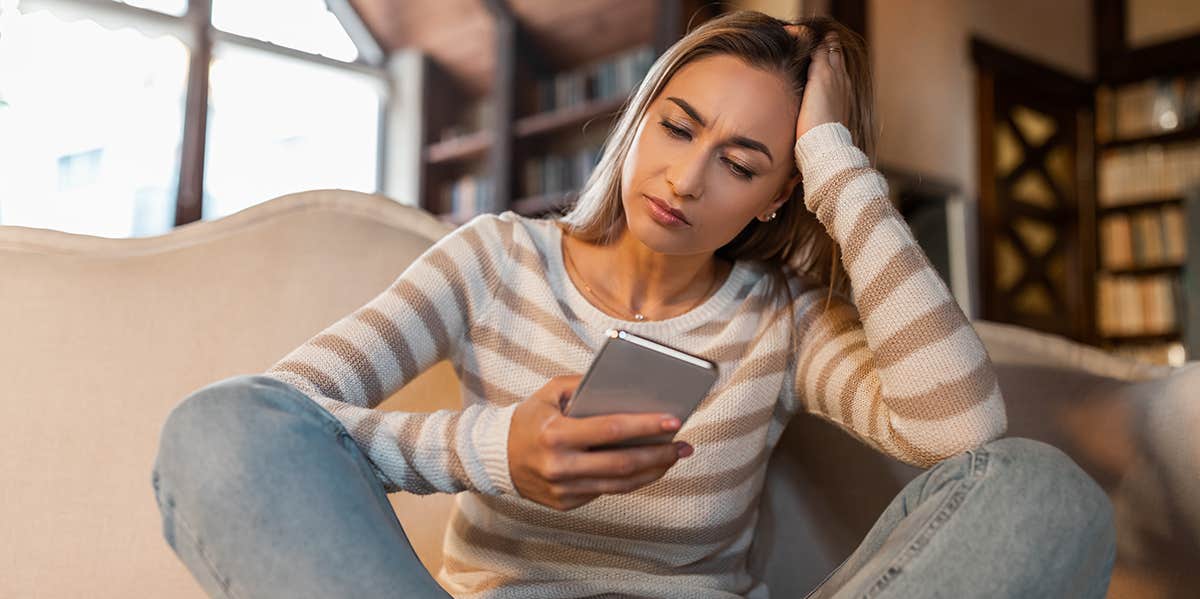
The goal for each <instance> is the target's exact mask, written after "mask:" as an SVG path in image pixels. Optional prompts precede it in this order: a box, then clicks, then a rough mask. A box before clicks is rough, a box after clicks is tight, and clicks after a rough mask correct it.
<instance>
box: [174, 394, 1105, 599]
mask: <svg viewBox="0 0 1200 599" xmlns="http://www.w3.org/2000/svg"><path fill="white" fill-rule="evenodd" d="M152 481H153V484H154V493H155V497H156V499H157V500H158V505H159V509H160V511H161V512H162V518H163V520H162V524H163V535H164V536H165V537H166V540H167V543H168V544H169V545H170V547H171V548H172V549H173V550H174V551H175V553H176V554H177V555H178V556H179V559H180V560H181V561H182V562H183V564H184V565H185V566H186V567H187V568H188V570H189V571H190V572H191V573H192V576H193V577H195V579H196V580H197V581H198V582H199V583H200V585H201V586H202V587H203V588H204V590H205V591H206V592H207V593H208V595H209V596H211V597H219V598H236V599H251V598H256V597H288V598H295V599H301V598H308V597H314V598H315V597H321V598H326V597H389V596H397V597H398V596H404V597H418V598H422V599H425V598H434V597H436V598H447V597H449V595H448V594H447V593H446V592H445V591H444V590H443V589H442V588H441V587H440V586H439V585H438V584H437V581H435V580H434V578H433V576H432V575H431V574H430V573H429V571H428V570H426V569H425V567H424V566H423V565H422V564H421V561H420V559H419V558H418V557H417V555H416V553H415V552H414V551H413V548H412V545H411V543H409V540H408V537H407V536H406V535H405V533H404V529H403V527H402V526H401V524H400V521H399V520H397V519H396V514H395V512H394V511H393V509H392V506H391V503H389V502H388V499H387V494H386V493H385V492H384V490H383V486H382V485H381V484H380V483H379V482H378V480H377V479H376V478H375V475H374V473H373V470H372V468H371V465H370V464H369V462H368V461H367V458H366V457H365V456H364V455H363V454H362V452H361V451H360V450H359V449H358V446H357V445H356V444H355V442H354V440H353V439H352V438H351V437H350V435H349V434H348V433H347V432H346V430H345V428H343V427H342V425H341V423H340V422H339V421H338V420H337V419H336V418H334V417H333V416H332V415H330V414H329V413H328V412H326V411H325V410H324V409H323V408H321V407H320V406H319V405H317V404H316V403H315V402H313V401H312V400H310V399H309V398H307V397H305V396H304V395H303V394H302V393H300V392H299V391H297V390H295V389H293V388H291V387H289V386H288V385H286V384H283V383H281V382H278V381H276V380H274V379H271V378H268V377H264V376H259V375H242V376H236V377H231V378H228V379H224V380H221V381H217V382H215V383H213V384H210V385H208V386H206V387H204V388H202V389H200V390H198V391H196V392H194V393H192V394H191V395H189V396H188V397H187V398H185V399H184V400H183V401H182V402H180V403H179V404H178V405H177V406H175V408H174V409H172V410H171V412H170V414H168V416H167V419H166V421H165V422H164V424H163V428H162V433H161V438H160V445H159V451H158V455H157V456H156V458H155V462H154V471H153V475H152ZM1114 537H1115V534H1114V531H1113V522H1112V508H1111V506H1110V505H1109V503H1108V499H1107V497H1106V496H1105V495H1104V493H1103V492H1102V491H1101V490H1100V489H1099V487H1098V486H1097V485H1096V484H1095V483H1094V482H1093V481H1092V480H1091V479H1090V478H1089V477H1088V476H1087V475H1086V474H1085V473H1084V472H1083V471H1082V470H1080V469H1079V467H1078V466H1076V465H1075V463H1074V462H1072V461H1071V460H1070V459H1069V458H1067V457H1066V456H1065V455H1064V454H1063V453H1062V452H1060V451H1058V450H1057V449H1054V448H1052V447H1050V446H1048V445H1045V444H1043V443H1039V442H1036V441H1029V440H1026V439H1012V438H1009V439H1001V440H998V441H993V442H991V443H988V444H986V445H984V446H983V447H980V448H978V449H975V450H972V451H968V452H966V453H963V454H960V455H958V456H955V457H953V458H950V459H948V460H945V461H943V462H942V463H940V464H938V465H937V466H934V467H933V468H931V469H929V470H927V471H925V472H923V473H922V474H920V475H919V476H917V477H916V478H915V479H913V480H912V481H911V482H910V483H909V484H908V485H907V486H906V487H905V488H904V490H903V491H901V493H900V494H899V495H898V496H896V498H895V499H893V500H892V502H891V504H890V505H889V506H888V507H887V509H886V510H885V511H884V513H883V515H881V516H880V517H879V519H878V521H877V522H876V523H875V526H874V527H873V528H872V529H871V531H870V532H869V533H868V534H867V537H866V539H865V540H864V541H863V543H862V545H861V546H860V547H859V548H858V549H857V550H856V551H855V552H854V553H853V554H852V555H851V556H850V557H849V558H848V559H847V560H846V561H845V562H844V563H843V564H842V565H841V566H839V567H838V568H837V569H836V570H835V571H834V572H833V573H832V574H831V575H830V577H829V578H828V579H826V581H825V582H824V583H823V584H822V585H821V586H820V587H819V588H818V589H816V590H814V591H813V594H811V595H810V597H814V598H822V599H823V598H825V597H838V598H841V597H888V598H890V597H904V598H925V597H956V598H957V597H1097V598H1099V597H1103V596H1104V594H1105V591H1106V589H1107V588H1108V580H1109V574H1110V572H1111V569H1112V565H1113V560H1114V557H1115V541H1114Z"/></svg>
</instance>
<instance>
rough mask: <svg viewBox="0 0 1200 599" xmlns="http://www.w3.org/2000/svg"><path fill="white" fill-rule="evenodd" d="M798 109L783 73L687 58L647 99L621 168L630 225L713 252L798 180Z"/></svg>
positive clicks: (682, 249) (673, 249) (641, 235)
mask: <svg viewBox="0 0 1200 599" xmlns="http://www.w3.org/2000/svg"><path fill="white" fill-rule="evenodd" d="M799 110H800V106H799V102H798V101H797V99H796V98H795V97H794V94H793V93H792V92H791V89H790V87H789V86H788V84H787V83H786V82H785V81H784V80H783V79H782V78H781V77H779V76H778V75H775V74H772V73H768V72H766V71H763V70H760V69H757V68H753V67H750V66H748V65H746V64H745V63H743V62H742V61H741V60H739V59H737V58H734V57H732V56H725V55H715V56H709V57H705V58H702V59H699V60H696V61H693V62H690V63H688V64H687V65H685V66H684V67H683V68H682V69H680V70H679V71H677V72H676V73H675V75H674V76H673V77H672V78H671V79H670V81H668V82H667V85H666V86H665V87H664V88H663V90H662V92H661V93H660V94H659V95H658V97H657V98H656V99H655V100H654V102H653V103H651V104H650V106H649V108H648V109H647V111H646V115H645V117H644V118H643V119H642V121H641V123H639V124H638V131H637V135H636V139H635V140H634V144H633V147H631V148H630V151H629V154H628V155H627V156H626V157H625V162H624V164H623V165H622V169H621V203H622V205H623V207H624V209H625V216H626V222H627V223H628V226H629V230H630V232H632V233H633V235H634V236H635V237H636V238H637V239H638V240H640V241H641V242H642V243H643V244H645V245H646V246H647V247H649V248H650V249H652V250H654V251H657V252H659V253H663V254H674V255H681V254H697V253H712V252H714V251H716V250H717V249H718V248H720V247H721V246H723V245H725V244H726V243H728V242H729V241H730V240H732V239H733V238H734V237H735V236H736V235H737V234H738V232H740V231H741V230H742V229H743V228H745V226H746V225H747V224H749V222H750V220H751V219H752V218H754V217H756V216H758V215H761V214H769V213H770V212H771V211H772V210H775V209H777V208H778V206H779V205H780V204H782V203H783V201H785V200H786V199H787V198H788V196H789V195H790V194H791V191H792V187H794V186H795V183H796V180H795V179H793V180H789V178H788V175H789V174H791V169H792V167H793V164H794V162H795V158H793V157H792V144H793V143H794V141H795V140H794V139H793V138H794V136H795V129H796V117H797V116H798V114H799ZM649 197H654V198H658V199H659V200H661V202H662V203H663V204H666V205H668V206H669V207H670V208H674V209H676V210H678V211H679V212H680V213H682V217H683V220H682V221H680V220H678V219H676V218H674V217H671V216H664V215H663V212H662V210H660V209H657V208H655V202H654V201H653V200H650V199H649Z"/></svg>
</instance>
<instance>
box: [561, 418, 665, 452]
mask: <svg viewBox="0 0 1200 599" xmlns="http://www.w3.org/2000/svg"><path fill="white" fill-rule="evenodd" d="M672 422H674V423H678V422H679V420H678V419H677V418H675V417H674V416H672V415H671V414H665V413H652V414H606V415H603V416H589V417H587V418H567V417H564V418H562V419H560V420H558V421H557V422H555V424H554V426H553V427H552V428H551V429H550V430H547V431H546V434H547V436H548V437H549V439H548V442H549V443H550V445H551V447H552V448H556V449H564V448H576V449H583V448H586V447H592V446H597V445H608V444H610V443H616V442H618V441H624V440H626V439H636V438H639V437H649V436H652V435H658V434H661V433H664V432H670V431H673V430H678V428H679V427H678V425H675V426H671V424H672Z"/></svg>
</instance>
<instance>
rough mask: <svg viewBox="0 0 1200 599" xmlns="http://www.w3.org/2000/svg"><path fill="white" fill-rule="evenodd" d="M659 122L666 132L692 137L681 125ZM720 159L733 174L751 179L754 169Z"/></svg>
mask: <svg viewBox="0 0 1200 599" xmlns="http://www.w3.org/2000/svg"><path fill="white" fill-rule="evenodd" d="M659 124H661V125H662V126H663V128H664V129H666V130H667V133H668V134H669V135H671V136H673V137H677V138H679V139H691V138H692V136H691V134H689V133H688V132H687V130H686V129H683V128H681V127H676V126H675V125H672V124H671V123H668V122H667V121H665V120H663V121H659ZM722 160H723V161H724V162H725V163H726V164H728V165H729V170H731V171H733V174H734V175H735V176H737V177H739V178H741V179H745V180H747V181H749V180H750V179H753V178H754V175H755V174H756V173H755V172H754V171H751V170H749V169H747V168H745V167H743V166H741V165H739V164H737V163H736V162H734V161H732V160H728V159H722Z"/></svg>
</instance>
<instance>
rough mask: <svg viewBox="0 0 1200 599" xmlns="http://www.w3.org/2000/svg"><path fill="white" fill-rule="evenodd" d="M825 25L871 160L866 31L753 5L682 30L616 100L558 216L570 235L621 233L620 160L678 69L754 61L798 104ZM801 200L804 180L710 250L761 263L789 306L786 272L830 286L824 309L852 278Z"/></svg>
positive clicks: (852, 126)
mask: <svg viewBox="0 0 1200 599" xmlns="http://www.w3.org/2000/svg"><path fill="white" fill-rule="evenodd" d="M785 25H801V26H802V27H801V30H802V31H804V35H803V36H802V37H799V38H797V37H794V36H793V35H791V34H790V33H788V31H787V30H785V29H784V26H785ZM830 31H836V32H837V34H838V37H839V41H840V44H841V46H842V57H843V61H844V64H845V66H846V72H847V74H848V75H849V78H850V84H851V88H852V94H853V99H852V106H851V108H850V113H849V114H850V116H849V119H848V120H849V122H848V123H845V125H846V126H847V129H849V130H850V134H851V137H852V139H853V141H854V144H855V145H856V146H858V147H859V148H861V149H862V150H863V151H864V152H865V153H866V154H867V155H868V156H872V159H871V162H872V163H874V162H875V160H874V158H873V156H874V149H875V139H874V136H873V135H872V132H873V130H874V124H873V121H874V114H873V110H872V106H873V96H872V91H871V77H870V68H869V63H868V58H867V53H866V44H865V42H864V41H863V39H862V36H860V35H858V34H857V33H855V32H854V31H852V30H850V29H849V28H847V27H846V26H844V25H842V24H841V23H838V22H837V21H834V20H833V19H831V18H829V17H821V16H817V17H807V18H802V19H798V20H796V21H783V20H780V19H776V18H774V17H771V16H769V15H765V14H762V13H760V12H756V11H746V10H744V11H737V12H732V13H729V14H726V15H722V16H720V17H717V18H715V19H712V20H710V21H707V22H705V23H703V24H701V25H700V26H699V27H697V28H696V29H694V30H692V31H690V32H688V33H687V34H686V35H684V36H683V38H682V39H680V40H679V41H678V42H675V44H674V45H672V46H671V47H670V48H668V49H667V50H666V52H664V53H663V54H662V56H659V57H658V59H657V60H655V62H654V64H653V65H652V66H651V67H650V70H649V72H648V73H647V74H646V77H645V78H644V79H643V80H642V82H641V84H640V85H639V86H638V88H637V89H636V90H634V93H633V94H632V95H631V96H630V98H629V99H628V100H627V101H626V102H625V104H624V105H623V106H622V109H621V110H622V111H623V112H622V113H621V115H620V117H619V119H618V121H617V123H616V124H615V125H614V127H613V129H612V131H611V133H610V134H609V136H608V138H607V140H606V142H605V145H604V148H603V149H602V151H601V155H600V160H599V162H598V164H597V165H596V168H595V169H593V170H592V172H591V174H590V175H589V177H588V179H587V181H586V182H585V183H584V184H583V186H582V188H581V190H580V192H579V195H578V197H577V199H576V201H575V203H574V205H573V206H572V207H571V208H570V210H569V212H567V213H566V214H565V215H563V216H560V217H558V219H557V221H558V222H559V223H560V226H562V227H563V228H564V229H565V231H566V232H568V233H569V234H570V235H572V236H574V237H576V238H578V239H581V240H584V241H588V242H592V243H600V244H608V243H611V242H613V241H615V240H616V239H617V238H618V237H619V236H620V234H621V232H622V231H623V230H624V228H625V226H626V223H625V213H624V210H623V208H622V205H621V166H622V164H623V163H624V161H625V157H626V156H627V155H628V153H629V150H630V148H631V147H632V146H633V143H634V141H635V137H636V135H637V127H638V124H639V123H641V121H642V119H643V117H644V116H645V114H646V111H647V110H648V108H649V106H650V104H651V103H652V102H653V101H654V100H655V98H657V97H658V95H659V93H660V92H661V91H662V90H663V88H664V87H666V84H667V81H669V80H670V79H671V77H672V76H674V74H675V73H676V72H678V71H679V69H680V68H682V67H683V66H684V65H686V64H688V63H690V62H692V61H694V60H697V59H700V58H704V57H707V56H713V55H730V56H734V57H737V58H739V59H741V60H742V61H744V62H745V63H746V64H747V65H749V66H751V67H756V68H760V69H763V70H766V71H769V72H774V73H778V74H779V75H780V76H782V77H784V78H785V80H786V81H790V82H791V84H792V90H793V92H794V93H795V94H796V100H797V104H799V101H800V99H801V98H802V97H803V94H804V86H805V84H806V83H807V81H808V66H809V64H810V63H811V55H812V52H813V51H814V50H815V49H816V48H817V46H818V45H820V43H821V41H822V40H823V39H824V38H825V36H826V34H827V33H828V32H830ZM789 155H790V152H789ZM790 162H791V163H792V169H791V172H790V174H789V179H788V180H790V178H791V177H794V176H795V175H797V174H798V173H799V170H798V169H797V168H796V164H795V160H791V161H790ZM803 199H804V183H803V181H801V182H800V183H799V184H797V185H796V187H795V188H794V189H793V190H792V194H791V197H789V198H788V200H787V201H786V202H785V203H784V204H783V205H782V206H780V208H779V210H778V211H777V217H776V218H775V219H773V220H771V221H770V222H761V221H759V220H758V219H754V220H751V221H750V223H749V224H747V225H746V227H745V228H744V229H743V230H742V231H741V232H739V233H738V235H737V236H735V237H734V239H733V240H732V241H730V242H729V243H727V244H725V245H724V246H722V247H720V248H718V249H717V251H716V255H717V256H718V257H721V258H726V259H729V260H755V261H759V262H762V263H764V264H766V265H767V266H768V268H769V271H768V272H769V273H770V275H771V281H770V284H771V287H770V289H771V291H769V292H768V293H769V294H778V293H780V292H782V293H783V294H785V295H786V298H787V304H788V305H790V304H791V303H792V302H793V301H794V299H795V298H794V297H793V295H792V290H791V288H790V287H789V285H788V283H787V277H788V274H789V273H798V274H803V275H807V276H808V277H811V278H814V279H815V280H816V281H817V282H819V283H820V284H822V285H826V286H828V287H829V297H828V298H827V299H826V303H825V306H826V308H828V307H829V302H830V300H831V299H832V297H833V292H834V291H835V290H836V291H838V292H839V293H840V294H843V295H845V296H847V297H848V296H849V281H848V279H847V278H846V277H845V276H844V273H839V269H838V253H839V250H838V247H837V244H836V242H834V240H833V238H832V237H830V236H829V234H828V233H827V232H826V230H825V227H824V225H822V224H821V223H820V221H818V220H817V218H816V216H815V215H814V214H813V213H812V212H810V211H809V210H808V209H807V208H806V207H805V205H804V202H803ZM839 274H842V276H840V277H839V276H838V275H839Z"/></svg>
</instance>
